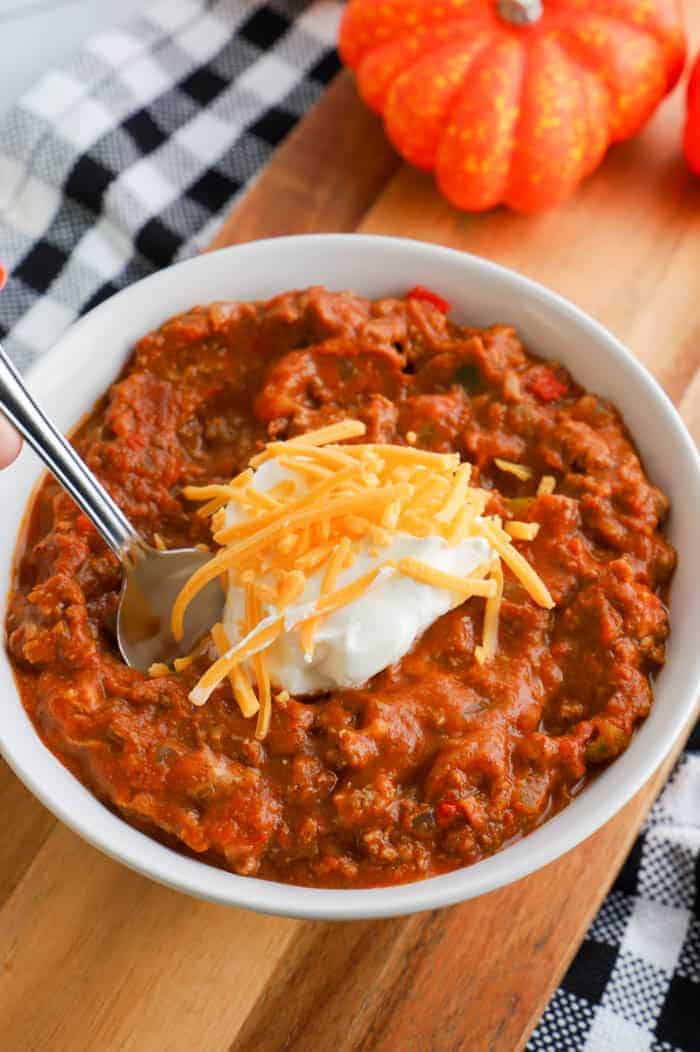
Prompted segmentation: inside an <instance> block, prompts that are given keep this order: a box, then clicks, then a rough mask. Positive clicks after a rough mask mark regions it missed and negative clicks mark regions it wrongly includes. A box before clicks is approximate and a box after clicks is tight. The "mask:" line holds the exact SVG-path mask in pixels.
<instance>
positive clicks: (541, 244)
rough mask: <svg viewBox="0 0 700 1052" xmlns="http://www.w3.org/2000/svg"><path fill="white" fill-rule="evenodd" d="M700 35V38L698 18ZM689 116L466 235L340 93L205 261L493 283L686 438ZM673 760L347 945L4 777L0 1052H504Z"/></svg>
mask: <svg viewBox="0 0 700 1052" xmlns="http://www.w3.org/2000/svg"><path fill="white" fill-rule="evenodd" d="M693 21H694V23H695V27H694V28H696V29H697V30H698V35H700V10H699V11H698V12H697V14H694V15H693ZM681 103H682V98H681V93H680V91H678V92H677V93H676V95H675V96H674V98H673V99H672V100H671V101H670V102H668V103H666V105H665V106H664V107H663V109H662V110H661V112H660V113H659V114H658V115H657V116H656V118H655V119H654V121H653V122H652V124H651V125H650V127H649V128H648V130H647V131H646V132H645V133H644V135H643V136H641V137H640V138H639V139H638V140H637V141H635V142H634V143H631V144H628V145H626V146H623V147H621V148H618V149H616V150H615V151H614V152H613V154H612V156H611V157H609V159H608V160H607V162H606V164H605V165H604V167H603V168H602V170H601V171H600V172H599V173H598V174H597V175H596V176H595V177H594V178H593V179H592V180H590V181H589V182H588V183H587V185H586V186H585V187H584V189H583V190H582V191H581V192H580V193H579V194H578V195H577V196H576V197H575V198H574V200H573V201H571V203H570V204H568V205H566V206H565V207H563V208H560V209H558V210H557V211H555V212H553V213H551V214H547V215H544V216H540V217H530V218H525V217H520V216H516V215H511V214H509V213H506V212H496V213H494V214H491V215H488V216H483V217H469V216H464V215H459V214H458V213H457V212H455V211H454V210H453V209H451V208H450V207H449V206H448V205H447V204H446V203H445V202H444V201H442V200H441V199H440V197H439V196H438V194H437V193H436V192H435V190H434V188H433V186H432V184H431V181H430V179H428V178H427V177H425V176H423V175H420V174H418V173H416V172H414V171H409V170H408V169H406V168H404V167H401V166H400V164H399V162H398V160H397V159H396V157H395V156H394V155H393V154H392V152H391V151H390V149H389V148H388V147H387V145H386V143H385V141H384V139H383V136H382V134H381V131H380V129H379V127H378V125H377V123H376V122H375V120H374V119H373V118H372V117H370V116H369V115H368V114H367V113H366V112H365V111H364V110H363V108H362V106H361V105H360V103H359V102H358V100H357V98H356V96H355V93H354V89H353V87H352V84H351V82H350V80H349V78H348V77H347V76H346V75H342V76H341V77H339V78H338V80H337V81H336V83H335V84H334V86H333V87H332V88H331V90H330V91H329V92H328V93H327V94H326V96H325V97H324V99H323V100H322V101H321V103H320V104H319V106H318V107H317V109H316V110H315V111H314V112H313V113H312V114H310V115H309V116H308V117H307V118H306V120H305V121H304V122H303V124H302V125H301V126H300V127H299V128H298V129H297V130H296V132H295V133H294V134H293V136H292V137H291V139H290V140H288V141H287V143H286V144H285V145H284V146H283V147H282V148H281V149H280V150H279V151H278V152H277V154H276V156H275V158H274V159H273V161H272V163H271V164H270V165H269V167H268V168H267V170H266V171H265V173H264V174H263V176H262V177H261V179H260V180H259V181H258V182H257V184H256V185H255V186H254V188H253V189H252V190H250V191H249V192H248V193H247V195H246V196H245V197H244V198H243V200H242V201H241V202H240V203H239V204H238V205H237V207H236V208H235V210H234V212H233V214H232V216H231V217H230V219H229V221H228V222H227V223H226V224H225V226H224V228H223V230H222V231H221V233H220V234H219V236H218V237H217V238H216V241H215V246H217V247H219V246H222V245H228V244H233V243H236V242H241V241H247V240H250V239H252V238H258V237H264V236H271V235H277V234H285V233H300V232H302V233H303V232H309V231H322V230H327V231H341V230H342V231H352V230H361V231H363V232H372V233H382V234H397V235H404V236H409V237H415V238H422V239H424V240H427V241H435V242H438V243H440V244H445V245H452V246H455V247H458V248H463V249H468V250H469V251H471V252H475V253H478V254H479V255H482V256H486V257H488V258H489V259H493V260H497V261H498V262H501V263H505V264H507V265H509V266H512V267H515V268H516V269H518V270H520V271H522V272H523V273H525V274H528V275H529V276H531V277H534V278H536V279H538V280H540V281H543V282H544V283H546V284H547V285H549V286H551V287H552V288H554V289H556V290H557V291H559V292H562V293H563V294H564V295H566V296H568V297H570V298H571V299H572V300H574V301H575V302H576V303H578V304H579V305H580V306H581V307H583V308H584V309H585V310H587V311H589V312H590V313H591V314H593V315H594V316H596V317H597V318H599V319H600V320H601V321H603V322H605V323H606V324H607V325H608V326H609V327H610V328H611V329H612V330H613V331H614V332H616V333H617V335H618V336H620V337H622V339H623V340H625V341H626V343H627V344H628V345H629V346H630V347H631V348H632V349H633V350H634V352H635V353H636V354H637V355H638V356H639V358H640V359H641V360H642V361H643V362H644V363H645V364H646V365H647V366H648V367H649V368H650V369H651V370H652V371H653V372H654V373H655V375H656V376H657V377H658V378H659V380H660V381H661V383H662V384H663V385H664V386H665V387H666V389H667V391H668V392H669V394H670V395H671V397H672V398H673V399H674V401H675V402H676V403H677V404H678V405H680V407H681V410H682V412H683V413H684V415H685V417H686V420H687V421H688V423H689V424H690V425H691V427H692V428H694V431H695V434H696V435H700V372H699V371H698V369H699V366H700V311H698V309H697V301H698V298H699V296H700V183H698V182H694V181H693V180H692V179H691V177H690V176H689V175H688V174H687V173H686V171H685V169H684V166H683V164H682V161H681V156H680V150H679V129H680V123H681V109H682V106H681ZM430 278H431V276H430V274H429V273H428V274H426V275H425V283H426V284H430ZM294 280H295V279H294V274H290V276H289V284H290V286H292V285H294ZM681 745H682V743H681V741H679V742H678V743H677V746H676V749H675V750H674V755H675V754H677V753H678V751H679V750H680V748H681ZM672 760H673V757H669V759H668V762H667V763H665V764H664V765H663V768H662V769H661V770H659V771H658V772H657V773H656V774H655V775H654V777H653V778H652V779H651V780H650V782H649V784H648V785H647V786H646V787H645V788H644V789H643V790H642V791H641V792H640V793H639V795H638V796H637V797H636V798H635V799H634V800H633V801H632V802H631V803H630V804H629V805H628V806H627V807H626V808H625V809H624V810H623V811H622V812H621V813H620V814H619V815H618V816H617V817H616V818H615V819H613V820H612V821H611V822H609V823H608V825H607V826H605V827H604V828H603V829H601V830H600V831H599V832H598V833H597V834H596V835H595V836H593V837H591V838H590V839H589V840H588V841H587V842H586V843H584V844H583V845H581V846H580V847H579V848H578V849H577V850H576V851H573V852H571V853H570V854H568V855H566V856H565V857H564V858H562V859H560V860H559V861H557V862H555V863H553V864H551V865H550V866H548V867H546V868H545V869H544V870H542V871H540V872H539V873H537V874H535V875H533V876H531V877H529V878H527V879H525V880H522V881H520V882H519V883H517V884H515V885H513V886H511V887H509V888H505V889H503V890H501V891H497V892H494V893H492V894H490V895H487V896H484V897H483V898H481V899H478V900H476V901H473V902H468V903H465V904H464V905H462V906H457V907H453V908H451V909H446V910H442V911H436V912H432V913H426V914H421V915H418V916H415V917H410V918H407V919H398V920H388V921H372V922H357V923H353V924H349V923H342V924H326V923H311V922H299V921H291V920H280V919H276V918H272V917H264V916H256V915H253V914H250V913H244V912H240V911H237V910H230V909H226V908H224V907H221V906H213V905H209V904H207V903H202V902H197V901H194V900H192V899H189V898H186V897H185V896H182V895H179V894H177V893H176V892H172V891H168V890H166V889H164V888H161V887H158V886H156V885H155V884H153V883H151V882H149V881H148V880H146V879H144V878H142V877H139V876H137V875H135V874H133V873H130V872H128V871H127V870H126V869H124V868H122V867H121V866H119V865H118V864H116V863H115V862H112V861H110V860H109V859H107V858H105V857H104V856H103V855H101V854H100V853H99V852H97V851H96V850H94V849H93V848H91V847H89V846H88V845H86V844H85V843H83V842H82V841H80V840H79V839H78V838H77V837H76V836H74V834H73V833H70V832H69V831H68V830H67V829H65V827H63V826H62V825H60V824H59V823H58V822H56V820H55V819H54V818H53V817H52V816H51V815H50V814H49V813H48V812H47V811H45V810H44V809H43V807H42V806H41V805H40V804H39V803H37V802H36V801H35V800H34V799H33V797H31V796H30V794H29V793H28V792H27V791H26V790H25V789H24V788H23V786H22V785H21V784H20V783H19V782H18V781H17V779H16V778H15V777H14V776H13V775H12V773H11V772H10V771H9V769H8V768H7V767H6V766H4V765H3V764H2V763H1V762H0V816H1V817H0V829H1V831H2V835H0V1048H2V1049H7V1050H8V1052H25V1050H32V1052H34V1050H42V1052H44V1050H50V1052H81V1050H90V1052H94V1050H95V1049H100V1050H103V1049H104V1050H108V1052H110V1050H112V1049H120V1050H131V1052H161V1050H168V1052H180V1050H182V1052H191V1050H192V1049H196V1050H198V1052H199V1050H206V1052H224V1050H227V1052H244V1050H248V1049H250V1050H253V1049H255V1050H256V1052H267V1050H269V1052H277V1050H282V1049H285V1050H294V1052H307V1050H309V1049H313V1050H314V1052H351V1050H352V1052H354V1050H359V1049H361V1050H364V1052H369V1050H372V1052H390V1050H396V1049H399V1050H404V1049H406V1050H408V1049H410V1050H412V1052H458V1050H459V1052H461V1050H465V1049H469V1050H470V1052H485V1050H496V1052H511V1050H515V1049H520V1048H522V1047H523V1045H524V1044H525V1042H526V1040H527V1037H528V1035H529V1033H530V1032H531V1030H532V1028H533V1026H534V1025H535V1024H536V1022H537V1020H538V1018H539V1016H540V1015H541V1013H542V1010H543V1009H544V1007H545V1005H546V1003H547V1001H548V999H549V997H550V996H551V993H552V991H553V990H554V988H555V987H556V985H557V983H558V982H559V981H560V979H561V977H562V975H563V973H564V970H565V969H566V967H567V965H568V963H569V961H570V960H571V958H572V956H573V954H574V952H575V951H576V948H577V947H578V945H579V943H580V942H581V940H582V938H583V936H584V933H585V931H586V929H587V927H588V924H589V922H590V920H591V918H592V917H593V915H594V914H595V911H596V910H597V908H598V906H599V904H600V902H601V900H602V898H603V896H604V895H605V893H606V891H607V890H608V888H609V886H610V884H611V882H612V881H613V879H614V877H615V875H616V873H617V871H618V869H619V867H620V865H621V864H622V861H623V860H624V858H625V856H626V854H627V852H628V849H629V847H630V845H631V843H632V841H633V839H634V837H635V835H636V833H637V831H638V829H639V826H640V824H641V822H642V820H643V818H644V816H645V814H646V812H647V810H648V808H649V806H650V804H651V802H652V801H653V799H654V797H655V796H656V794H657V792H658V791H659V788H660V787H661V785H662V784H663V781H664V779H665V778H666V776H667V774H668V771H669V769H670V765H671V763H672Z"/></svg>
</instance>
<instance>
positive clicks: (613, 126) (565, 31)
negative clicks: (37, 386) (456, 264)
mask: <svg viewBox="0 0 700 1052" xmlns="http://www.w3.org/2000/svg"><path fill="white" fill-rule="evenodd" d="M593 18H595V20H596V22H598V23H602V24H603V25H605V24H607V23H611V22H612V19H607V18H605V17H604V16H602V15H598V14H595V15H586V16H582V15H577V16H576V17H575V18H567V20H566V21H565V22H562V23H561V24H560V26H559V27H558V37H559V41H560V43H561V45H562V46H563V47H565V48H566V49H567V50H568V51H569V52H570V53H571V54H572V55H573V56H574V57H575V58H577V59H578V62H579V64H580V65H581V66H583V67H585V68H587V69H589V70H590V71H591V72H592V73H593V74H594V75H595V76H597V77H598V78H599V79H600V80H602V81H603V82H604V83H605V86H606V87H607V88H608V91H609V93H610V96H611V99H612V100H613V107H612V109H611V122H610V142H611V143H613V142H623V141H624V140H625V139H629V138H631V136H633V135H635V134H636V133H637V131H638V130H639V128H640V126H641V125H643V124H644V122H645V121H646V120H648V118H649V117H650V116H651V113H653V112H654V110H655V108H656V107H657V106H658V105H659V104H660V103H661V102H662V101H663V99H664V97H665V94H666V92H665V90H664V89H662V90H661V91H660V92H659V94H658V97H657V98H655V99H654V100H653V102H652V103H651V105H650V106H649V107H648V108H647V109H648V112H645V113H643V114H642V116H641V120H640V118H639V116H638V119H637V121H636V122H632V123H631V124H630V119H629V114H628V113H625V111H624V110H623V109H622V108H621V107H620V105H619V104H620V100H622V99H623V98H624V92H623V91H622V90H621V86H620V84H618V83H617V80H616V76H615V72H614V70H613V69H611V68H610V66H609V65H608V64H607V63H606V62H604V61H602V60H601V56H596V54H595V52H593V51H589V50H588V49H587V46H586V43H585V41H584V40H582V39H581V38H579V37H577V35H576V33H577V31H578V32H584V31H586V30H587V29H588V27H589V24H590V21H591V20H592V19H593ZM613 25H614V29H615V32H616V33H620V32H623V33H626V34H628V38H633V37H635V36H636V37H637V38H641V39H642V40H643V41H645V42H646V43H648V44H650V45H652V46H653V47H654V48H655V49H656V51H657V53H659V54H658V58H659V63H660V64H661V56H660V52H661V48H660V45H659V44H658V42H657V41H656V39H655V38H654V37H650V36H649V34H647V33H643V32H641V31H638V30H637V27H636V26H634V27H630V26H628V25H626V24H625V23H623V22H614V23H613ZM552 30H554V26H553V27H552ZM591 46H593V45H591ZM664 66H665V63H664ZM666 80H667V75H664V81H666ZM640 83H642V84H643V83H644V81H643V80H640V78H638V79H637V81H636V87H637V89H638V88H639V84H640Z"/></svg>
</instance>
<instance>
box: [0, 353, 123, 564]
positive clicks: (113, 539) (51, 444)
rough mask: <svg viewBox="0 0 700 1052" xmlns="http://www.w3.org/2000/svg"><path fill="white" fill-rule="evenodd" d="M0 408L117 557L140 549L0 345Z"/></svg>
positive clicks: (104, 491)
mask: <svg viewBox="0 0 700 1052" xmlns="http://www.w3.org/2000/svg"><path fill="white" fill-rule="evenodd" d="M0 409H2V411H3V413H4V414H5V416H6V417H7V418H8V420H10V421H11V423H12V424H14V426H15V427H16V428H17V430H18V431H19V433H20V434H21V435H22V436H23V437H24V438H25V439H26V440H27V443H28V444H29V445H30V446H31V447H32V449H33V450H34V452H35V453H36V454H37V456H39V457H40V458H41V460H43V462H44V464H45V465H46V467H47V468H48V469H49V471H50V472H51V474H52V475H53V476H54V477H55V478H56V479H57V481H58V482H60V484H61V485H62V486H63V488H64V489H65V490H67V491H68V493H69V494H70V495H71V497H72V498H73V500H74V501H75V502H76V504H77V505H78V506H79V508H80V509H81V511H83V512H84V513H85V514H86V515H87V517H88V519H89V520H90V522H91V523H92V524H93V526H94V527H95V529H96V530H97V531H98V532H99V533H100V534H101V535H102V537H103V538H104V540H105V541H106V542H107V544H108V545H109V547H110V548H111V549H112V551H113V552H114V554H115V555H116V556H117V557H118V558H119V559H120V560H122V561H123V560H125V559H126V558H127V557H128V556H130V555H132V556H133V554H135V552H136V551H137V550H138V548H141V547H143V540H142V539H141V537H140V535H139V534H138V533H137V531H136V530H135V529H134V527H133V526H132V525H131V523H130V522H129V520H128V519H127V518H126V516H125V515H124V513H123V512H122V511H121V510H120V509H119V507H118V506H117V505H116V504H115V503H114V501H113V500H112V498H111V497H110V495H109V493H107V491H106V489H105V488H104V486H102V484H101V483H100V482H98V480H97V479H96V478H95V476H94V475H93V473H92V472H91V471H90V469H89V468H88V467H87V465H86V464H85V462H84V461H83V460H82V459H81V458H80V457H79V456H78V454H77V453H76V452H75V450H74V449H73V447H72V446H71V445H70V443H69V442H67V441H66V439H65V438H64V437H63V435H61V434H60V433H59V432H58V431H57V430H56V428H55V427H54V425H53V424H52V423H51V421H50V420H49V418H48V417H47V416H46V414H45V413H44V411H43V409H41V408H40V407H39V406H38V405H37V404H36V402H35V401H34V399H33V397H32V396H31V394H30V393H29V391H28V390H27V388H26V386H25V384H24V381H23V380H22V378H21V376H20V375H19V373H18V372H17V370H16V369H15V367H14V365H13V364H12V362H11V361H10V359H9V358H8V357H7V355H6V354H5V352H4V351H3V349H2V347H0Z"/></svg>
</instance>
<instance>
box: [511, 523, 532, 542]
mask: <svg viewBox="0 0 700 1052" xmlns="http://www.w3.org/2000/svg"><path fill="white" fill-rule="evenodd" d="M505 531H506V533H507V534H508V536H509V537H512V538H513V540H514V541H534V539H535V537H536V536H537V534H538V533H539V532H540V524H539V522H507V523H506V525H505Z"/></svg>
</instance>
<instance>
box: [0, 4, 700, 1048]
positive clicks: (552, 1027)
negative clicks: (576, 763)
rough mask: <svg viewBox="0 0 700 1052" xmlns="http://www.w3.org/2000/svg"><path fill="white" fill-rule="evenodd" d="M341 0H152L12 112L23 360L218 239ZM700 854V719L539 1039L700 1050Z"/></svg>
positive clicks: (2, 240) (2, 253) (3, 203)
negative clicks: (102, 305) (101, 305)
mask: <svg viewBox="0 0 700 1052" xmlns="http://www.w3.org/2000/svg"><path fill="white" fill-rule="evenodd" d="M340 8H341V4H340V3H339V2H335V0H316V2H312V3H303V2H297V0H269V2H268V3H260V2H256V0H210V2H205V0H161V2H160V3H156V4H152V5H145V9H144V13H143V14H142V15H141V16H140V17H138V18H136V19H133V20H131V21H130V22H129V23H128V24H127V25H125V26H124V27H122V28H119V29H115V30H112V31H110V32H107V33H103V34H101V35H98V36H95V37H93V38H92V39H90V40H89V41H88V42H87V44H86V45H85V46H84V47H83V49H82V51H81V52H80V54H79V55H78V56H76V57H75V58H74V59H72V60H71V61H70V62H68V63H67V64H65V65H64V66H62V67H60V68H57V69H55V70H53V71H51V72H49V73H47V74H46V75H45V76H44V77H43V78H42V80H41V81H40V82H39V83H38V84H37V85H36V87H35V88H34V89H33V90H31V91H30V92H28V94H26V95H25V96H24V97H23V98H22V99H21V101H20V102H19V103H18V104H17V105H16V106H14V107H13V108H12V109H11V110H10V112H9V113H8V114H7V115H6V116H5V117H4V118H2V119H0V260H2V262H3V263H4V264H5V266H6V267H7V269H8V272H9V282H8V286H7V289H6V290H5V292H4V293H3V295H2V296H1V297H0V335H1V336H2V337H3V338H4V343H5V345H6V347H7V348H8V350H9V351H10V353H11V354H12V355H13V357H14V358H15V360H16V361H17V362H18V363H19V364H20V365H21V366H27V365H29V364H30V363H31V362H32V361H33V360H34V359H35V358H37V357H38V356H39V355H41V354H42V353H43V352H44V351H46V350H47V349H48V348H49V347H50V346H51V345H52V344H53V343H54V342H55V340H56V339H57V337H58V336H60V334H61V333H62V332H63V330H64V329H65V328H66V327H67V326H68V325H69V324H70V323H71V322H72V321H73V320H74V319H75V318H76V317H77V316H78V315H80V314H81V313H83V312H84V311H86V310H88V309H89V308H90V307H91V306H93V305H94V304H96V303H98V302H100V300H102V299H104V298H105V297H107V296H109V295H111V293H113V292H114V291H116V290H117V289H119V288H122V287H123V286H125V285H128V284H130V283H131V282H133V281H135V280H137V279H138V278H141V277H143V276H144V275H146V274H149V273H151V272H152V271H153V270H155V269H157V268H159V267H163V266H165V265H166V264H168V263H171V262H172V261H173V260H176V259H182V258H184V257H186V256H188V255H191V254H193V253H194V252H196V251H198V250H199V248H200V247H202V246H204V245H205V244H206V243H207V242H208V241H209V240H210V239H211V237H212V234H213V232H214V230H215V228H216V226H217V224H218V223H219V222H220V220H221V219H222V218H223V216H224V215H225V213H226V212H228V210H229V209H230V207H231V204H232V201H233V200H234V198H235V197H236V195H237V194H239V193H240V192H241V191H242V190H243V188H244V187H246V186H247V185H248V184H249V183H250V181H251V180H252V179H254V178H255V175H256V174H257V173H258V172H259V171H260V169H261V168H262V166H263V165H264V164H265V162H266V161H267V160H268V159H269V157H270V155H271V153H272V151H273V150H274V148H275V147H276V146H277V144H278V143H279V142H280V141H281V140H282V139H283V138H284V136H285V135H286V134H287V133H288V132H289V131H290V129H291V128H292V127H293V126H294V124H295V123H296V121H297V120H298V119H299V118H300V117H301V116H302V115H303V114H304V113H305V112H306V110H307V109H308V108H309V107H310V106H311V105H312V104H313V103H314V102H316V100H317V99H318V98H319V96H320V94H321V93H322V91H323V89H324V87H325V85H326V84H327V83H328V82H329V81H330V80H331V79H332V77H333V76H334V75H335V73H336V72H337V70H338V68H339V64H338V59H337V57H336V54H335V51H334V50H333V45H334V41H335V36H336V31H337V24H338V18H339V14H340ZM1 47H2V45H1V42H0V58H1ZM699 870H700V734H698V732H696V735H695V737H694V740H693V741H692V742H691V744H690V747H689V749H688V750H687V752H686V754H685V756H684V758H683V760H682V761H681V763H680V764H679V765H678V767H677V768H676V771H675V773H674V775H673V777H672V779H671V780H670V782H669V784H668V785H667V787H666V789H665V790H664V792H663V794H662V796H661V798H660V800H659V801H658V803H657V804H656V807H655V808H654V811H653V813H652V815H651V817H650V819H649V821H648V822H647V824H646V826H645V828H644V831H643V833H642V835H641V836H640V837H639V839H638V840H637V843H636V844H635V847H634V849H633V851H632V854H631V855H630V857H629V859H628V861H627V864H626V866H625V868H624V870H623V872H622V873H621V875H620V877H619V878H618V880H617V883H616V884H615V887H614V889H613V891H612V892H611V893H610V895H609V896H608V898H607V900H606V901H605V903H604V905H603V907H602V909H601V911H600V913H599V914H598V917H597V918H596V920H595V922H594V923H593V925H592V927H591V929H590V931H589V933H588V936H587V937H586V940H585V941H584V943H583V945H582V947H581V949H580V951H579V953H578V955H577V957H576V959H575V961H574V962H573V964H572V966H571V968H570V969H569V971H568V973H567V975H566V977H565V979H564V981H563V983H562V985H561V986H560V988H559V989H558V990H557V992H556V994H555V996H554V998H553V999H552V1001H551V1003H550V1005H549V1007H548V1008H547V1010H546V1012H545V1014H544V1016H543V1018H542V1020H541V1022H540V1024H539V1026H538V1027H537V1029H536V1031H535V1032H534V1034H533V1035H532V1038H531V1040H530V1043H529V1045H528V1049H529V1052H545V1050H546V1052H562V1050H566V1052H569V1050H571V1052H675V1050H682V1052H691V1050H692V1052H700V903H699V901H698V896H699V891H698V888H700V879H699V878H700V872H699ZM533 966H534V967H536V966H537V962H536V961H535V962H533ZM497 1052H510V1050H509V1049H498V1050H497Z"/></svg>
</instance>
